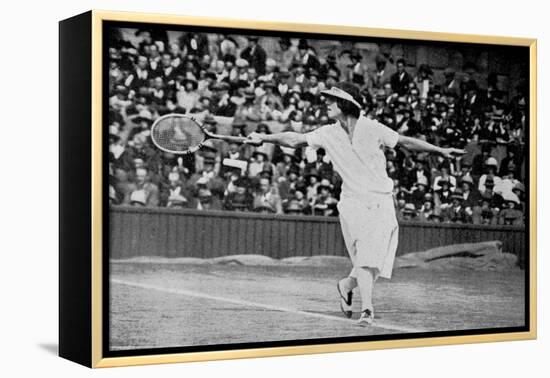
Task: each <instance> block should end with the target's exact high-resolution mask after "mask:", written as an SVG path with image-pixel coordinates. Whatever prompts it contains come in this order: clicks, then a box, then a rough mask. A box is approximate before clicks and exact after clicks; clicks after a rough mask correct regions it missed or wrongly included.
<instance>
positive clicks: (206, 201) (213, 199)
mask: <svg viewBox="0 0 550 378" xmlns="http://www.w3.org/2000/svg"><path fill="white" fill-rule="evenodd" d="M189 207H190V208H191V209H196V210H221V209H222V205H221V201H220V199H219V197H218V196H216V195H214V194H213V193H212V191H211V190H210V189H208V187H207V185H206V184H203V183H201V182H198V183H197V186H196V188H195V197H193V198H192V201H190V205H189Z"/></svg>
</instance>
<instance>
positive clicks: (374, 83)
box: [369, 55, 395, 96]
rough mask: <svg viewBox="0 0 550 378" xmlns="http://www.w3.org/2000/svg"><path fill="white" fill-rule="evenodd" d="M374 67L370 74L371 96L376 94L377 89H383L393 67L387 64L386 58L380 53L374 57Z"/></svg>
mask: <svg viewBox="0 0 550 378" xmlns="http://www.w3.org/2000/svg"><path fill="white" fill-rule="evenodd" d="M375 64H376V69H375V70H374V72H372V74H371V75H370V80H369V85H370V86H371V88H370V92H371V94H372V95H373V96H375V95H376V93H377V91H378V90H379V89H383V86H384V84H386V83H389V82H390V80H391V77H392V75H393V74H394V72H395V69H393V70H392V69H391V68H390V67H389V66H388V63H387V60H386V58H385V57H384V56H382V55H377V56H376V58H375Z"/></svg>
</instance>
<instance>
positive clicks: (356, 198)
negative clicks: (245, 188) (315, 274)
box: [248, 83, 464, 326]
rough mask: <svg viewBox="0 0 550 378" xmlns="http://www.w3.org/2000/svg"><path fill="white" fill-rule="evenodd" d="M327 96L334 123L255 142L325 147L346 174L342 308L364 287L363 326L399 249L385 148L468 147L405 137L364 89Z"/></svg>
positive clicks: (338, 89) (346, 88)
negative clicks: (368, 106) (367, 112)
mask: <svg viewBox="0 0 550 378" xmlns="http://www.w3.org/2000/svg"><path fill="white" fill-rule="evenodd" d="M321 93H322V95H323V96H324V97H325V98H326V99H327V103H328V116H329V117H330V118H331V119H332V120H334V123H332V124H329V125H325V126H322V127H320V128H318V129H316V130H314V131H312V132H309V133H306V134H300V133H295V132H282V133H277V134H270V135H265V134H258V133H252V134H250V135H249V136H248V138H249V139H250V140H251V142H254V143H260V142H268V143H275V144H279V145H282V146H288V147H294V148H296V147H300V146H304V145H309V146H311V147H313V148H316V149H317V148H324V149H325V151H326V152H327V154H328V156H329V157H330V159H331V161H332V163H333V165H334V169H335V170H336V171H337V172H338V173H339V174H340V176H341V177H342V181H343V183H342V193H341V196H340V201H339V203H338V210H339V212H340V224H341V227H342V233H343V236H344V242H345V245H346V248H347V250H348V253H349V256H350V259H351V262H352V264H353V268H352V270H351V272H350V274H349V276H348V277H346V278H344V279H342V280H340V281H339V282H338V284H337V288H338V292H339V294H340V307H341V309H342V311H343V312H344V314H345V315H346V316H347V317H349V318H351V316H352V299H353V289H354V288H355V287H357V286H358V287H359V294H360V297H361V316H360V318H359V320H358V324H359V325H361V326H367V325H370V324H372V322H373V320H374V308H373V303H372V297H373V289H374V284H375V282H376V280H377V279H378V277H383V278H387V279H389V278H391V275H392V269H393V262H394V259H395V252H396V250H397V236H398V224H397V219H396V216H395V208H394V205H393V198H392V189H393V181H392V180H391V179H390V178H389V177H388V175H387V173H386V158H385V154H384V148H386V147H387V148H395V147H396V146H397V145H400V146H402V147H404V148H406V149H408V150H411V151H426V152H430V153H437V154H440V155H442V156H443V157H445V158H452V157H454V155H459V154H463V153H464V151H463V150H459V149H455V148H440V147H437V146H434V145H432V144H430V143H427V142H425V141H423V140H419V139H415V138H411V137H406V136H403V135H399V134H398V133H397V132H395V131H393V130H392V129H390V128H388V127H386V126H384V125H383V124H381V123H379V122H378V121H375V120H372V119H369V118H367V117H365V116H364V115H363V114H362V112H361V108H362V107H361V104H360V103H361V101H362V100H361V97H360V92H359V89H358V88H357V87H356V86H355V85H353V84H350V83H339V84H337V85H336V86H334V87H332V88H331V89H330V90H325V91H322V92H321Z"/></svg>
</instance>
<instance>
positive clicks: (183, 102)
mask: <svg viewBox="0 0 550 378" xmlns="http://www.w3.org/2000/svg"><path fill="white" fill-rule="evenodd" d="M177 88H178V91H177V92H176V98H177V102H178V105H179V106H181V107H182V108H183V109H185V110H186V112H190V111H191V110H192V109H195V108H196V107H197V106H198V104H199V99H200V97H201V96H200V94H199V92H198V88H199V83H198V81H197V80H195V79H194V78H185V79H183V80H182V81H181V84H178V85H177Z"/></svg>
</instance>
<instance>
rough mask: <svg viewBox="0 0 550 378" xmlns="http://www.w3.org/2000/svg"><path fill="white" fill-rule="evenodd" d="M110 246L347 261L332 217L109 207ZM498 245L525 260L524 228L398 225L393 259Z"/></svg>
mask: <svg viewBox="0 0 550 378" xmlns="http://www.w3.org/2000/svg"><path fill="white" fill-rule="evenodd" d="M110 214H111V221H110V222H111V224H110V240H111V241H110V247H111V250H110V251H111V257H113V258H116V259H123V258H130V257H135V256H164V257H200V258H211V257H218V256H226V255H237V254H261V255H266V256H270V257H273V258H277V259H281V258H285V257H290V256H313V255H337V256H347V252H346V250H345V247H344V241H343V238H342V233H341V230H340V223H339V222H338V218H336V217H320V216H294V215H271V214H255V213H241V212H226V211H200V210H188V209H186V210H172V209H161V208H159V209H144V208H134V207H121V206H114V207H112V208H111V211H110ZM488 240H500V241H502V242H503V250H504V251H506V252H511V253H514V254H516V255H517V256H518V257H519V260H520V263H522V262H523V260H524V256H525V229H524V228H523V227H514V226H479V225H462V224H461V225H459V224H440V223H421V222H401V223H400V227H399V248H398V251H397V254H398V255H399V254H403V253H407V252H414V251H423V250H426V249H429V248H433V247H438V246H442V245H448V244H456V243H472V242H479V241H488Z"/></svg>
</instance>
